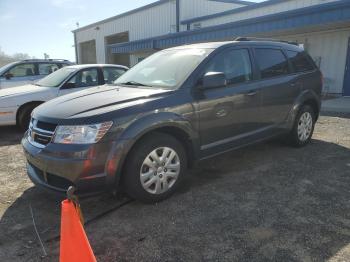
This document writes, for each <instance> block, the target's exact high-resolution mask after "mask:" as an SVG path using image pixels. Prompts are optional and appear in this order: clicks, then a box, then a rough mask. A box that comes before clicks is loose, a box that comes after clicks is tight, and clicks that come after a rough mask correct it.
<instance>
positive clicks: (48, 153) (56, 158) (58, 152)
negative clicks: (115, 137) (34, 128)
mask: <svg viewBox="0 0 350 262" xmlns="http://www.w3.org/2000/svg"><path fill="white" fill-rule="evenodd" d="M27 137H28V135H27V133H26V134H25V135H24V138H23V139H22V146H23V149H24V153H25V156H26V159H27V173H28V176H29V178H30V179H31V180H32V182H33V183H34V184H36V185H38V186H41V187H44V188H46V189H49V190H52V191H56V192H58V193H65V192H66V191H67V189H68V187H69V186H71V185H72V186H75V187H76V188H77V194H80V195H90V194H95V193H98V192H101V191H105V190H108V189H113V188H115V185H116V183H115V182H116V180H115V178H116V170H117V166H118V156H119V154H117V152H115V150H112V151H111V149H112V148H115V147H114V146H115V143H114V142H110V141H109V142H106V143H97V144H92V145H67V144H64V145H62V144H52V143H50V144H48V145H47V146H46V147H44V148H38V147H35V146H34V145H32V144H31V143H30V142H29V141H28V138H27Z"/></svg>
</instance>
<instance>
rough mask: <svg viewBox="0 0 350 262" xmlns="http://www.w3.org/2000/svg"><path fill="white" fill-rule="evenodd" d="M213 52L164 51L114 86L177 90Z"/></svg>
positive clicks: (208, 50)
mask: <svg viewBox="0 0 350 262" xmlns="http://www.w3.org/2000/svg"><path fill="white" fill-rule="evenodd" d="M211 52H212V49H197V48H191V49H190V48H186V49H172V50H164V51H160V52H158V53H155V54H154V55H152V56H150V57H148V58H146V59H145V60H143V61H142V62H140V63H139V64H137V65H135V66H134V67H133V68H131V69H130V70H129V71H127V72H126V73H125V74H124V75H122V76H121V77H119V78H118V79H117V80H116V81H115V82H114V84H119V85H130V86H140V87H147V86H149V87H157V88H169V89H175V88H176V87H179V86H180V85H181V84H182V83H183V82H184V81H185V80H186V79H187V77H188V76H189V75H190V74H191V72H192V71H193V70H194V69H195V68H196V67H197V66H198V65H199V64H200V63H201V62H202V61H203V60H204V59H205V58H206V57H207V56H208V55H209V54H210V53H211Z"/></svg>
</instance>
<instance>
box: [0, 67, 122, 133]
mask: <svg viewBox="0 0 350 262" xmlns="http://www.w3.org/2000/svg"><path fill="white" fill-rule="evenodd" d="M127 70H128V68H127V67H125V66H121V65H101V64H98V65H97V64H90V65H73V66H67V67H64V68H61V69H59V70H57V71H56V72H54V73H52V74H50V75H48V76H47V77H45V78H43V79H41V80H39V81H38V82H36V83H35V84H30V85H24V86H19V87H14V88H8V89H3V90H0V126H5V125H18V126H19V127H21V128H22V129H23V130H26V129H27V128H28V124H29V120H30V115H31V112H32V110H33V109H34V108H35V107H37V106H38V105H40V104H42V103H44V102H46V101H48V100H50V99H53V98H55V97H58V96H62V95H65V94H69V93H72V92H76V91H80V90H83V89H85V88H89V87H93V86H98V85H104V84H112V83H113V82H114V81H115V80H116V79H117V78H118V77H119V76H120V75H122V74H123V73H124V72H126V71H127Z"/></svg>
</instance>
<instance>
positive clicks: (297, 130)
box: [290, 105, 316, 147]
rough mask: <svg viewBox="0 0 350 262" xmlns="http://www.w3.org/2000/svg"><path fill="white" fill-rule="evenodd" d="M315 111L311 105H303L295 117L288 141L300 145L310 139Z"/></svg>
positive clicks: (303, 144)
mask: <svg viewBox="0 0 350 262" xmlns="http://www.w3.org/2000/svg"><path fill="white" fill-rule="evenodd" d="M315 120H316V118H315V113H314V110H313V108H312V107H311V106H309V105H304V106H302V108H301V109H300V111H299V113H298V115H297V117H296V118H295V122H294V126H293V130H292V131H291V133H290V141H291V143H292V144H293V145H294V146H297V147H302V146H305V145H306V144H308V143H309V142H310V140H311V137H312V134H313V132H314V127H315Z"/></svg>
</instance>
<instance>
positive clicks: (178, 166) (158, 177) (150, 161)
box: [122, 133, 187, 203]
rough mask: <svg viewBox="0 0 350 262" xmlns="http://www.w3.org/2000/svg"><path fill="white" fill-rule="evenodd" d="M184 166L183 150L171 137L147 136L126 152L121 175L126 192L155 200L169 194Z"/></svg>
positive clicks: (141, 198) (144, 200) (158, 134)
mask: <svg viewBox="0 0 350 262" xmlns="http://www.w3.org/2000/svg"><path fill="white" fill-rule="evenodd" d="M186 167H187V159H186V153H185V150H184V148H183V146H182V144H181V143H180V142H178V141H177V140H176V139H175V138H174V137H172V136H170V135H167V134H162V133H153V134H151V135H147V136H146V137H145V138H143V139H142V140H141V141H139V142H138V143H137V145H136V146H135V147H134V148H133V149H132V151H131V152H130V156H129V157H128V159H127V163H126V166H125V168H124V174H123V180H122V181H123V186H124V188H125V191H126V193H128V194H129V195H130V196H131V197H133V198H135V199H137V200H140V201H142V202H151V203H152V202H158V201H161V200H163V199H166V198H168V197H169V196H170V195H171V194H173V193H174V192H175V190H176V188H177V186H178V185H179V183H180V182H181V180H182V178H183V176H184V174H185V172H186Z"/></svg>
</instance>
